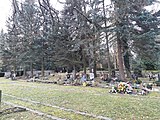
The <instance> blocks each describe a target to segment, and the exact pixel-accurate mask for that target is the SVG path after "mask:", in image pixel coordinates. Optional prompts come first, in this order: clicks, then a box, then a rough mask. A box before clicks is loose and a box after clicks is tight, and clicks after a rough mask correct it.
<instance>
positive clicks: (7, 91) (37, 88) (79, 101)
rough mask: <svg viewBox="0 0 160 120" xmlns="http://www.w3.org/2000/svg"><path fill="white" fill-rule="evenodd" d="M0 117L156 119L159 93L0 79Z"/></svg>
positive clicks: (31, 119)
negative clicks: (113, 90)
mask: <svg viewBox="0 0 160 120" xmlns="http://www.w3.org/2000/svg"><path fill="white" fill-rule="evenodd" d="M0 89H1V90H2V103H1V108H0V109H1V110H0V111H4V110H6V109H8V110H10V108H14V107H17V106H20V107H22V108H25V109H26V110H25V111H18V112H14V110H13V111H12V110H10V111H7V112H6V114H5V112H4V114H0V118H1V120H52V119H59V120H61V119H67V120H98V119H99V120H100V119H101V120H110V119H112V120H160V92H158V91H157V92H151V93H149V94H148V95H146V96H141V95H128V94H111V93H109V90H110V89H108V88H98V87H83V86H64V85H56V84H46V83H37V82H26V81H24V80H15V81H12V80H9V79H5V78H0Z"/></svg>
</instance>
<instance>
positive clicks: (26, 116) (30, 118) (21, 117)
mask: <svg viewBox="0 0 160 120" xmlns="http://www.w3.org/2000/svg"><path fill="white" fill-rule="evenodd" d="M12 107H13V106H10V105H7V104H4V103H2V104H1V105H0V111H3V110H5V109H9V108H12ZM0 120H50V119H48V118H45V117H42V116H38V115H36V114H34V113H31V112H29V111H24V112H17V113H11V114H5V115H1V114H0Z"/></svg>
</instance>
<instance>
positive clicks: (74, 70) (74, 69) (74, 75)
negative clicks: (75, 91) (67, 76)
mask: <svg viewBox="0 0 160 120" xmlns="http://www.w3.org/2000/svg"><path fill="white" fill-rule="evenodd" d="M75 79H76V66H75V65H73V80H75Z"/></svg>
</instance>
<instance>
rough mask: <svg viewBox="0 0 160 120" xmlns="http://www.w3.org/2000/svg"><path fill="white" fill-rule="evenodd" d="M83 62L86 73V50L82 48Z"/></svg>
mask: <svg viewBox="0 0 160 120" xmlns="http://www.w3.org/2000/svg"><path fill="white" fill-rule="evenodd" d="M82 63H83V72H84V73H85V74H86V72H87V70H86V69H87V68H86V58H85V51H84V50H83V48H82Z"/></svg>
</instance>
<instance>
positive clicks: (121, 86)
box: [117, 82, 126, 93]
mask: <svg viewBox="0 0 160 120" xmlns="http://www.w3.org/2000/svg"><path fill="white" fill-rule="evenodd" d="M125 91H126V85H125V83H123V82H120V83H119V84H118V89H117V92H119V93H125Z"/></svg>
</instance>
